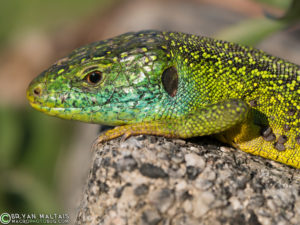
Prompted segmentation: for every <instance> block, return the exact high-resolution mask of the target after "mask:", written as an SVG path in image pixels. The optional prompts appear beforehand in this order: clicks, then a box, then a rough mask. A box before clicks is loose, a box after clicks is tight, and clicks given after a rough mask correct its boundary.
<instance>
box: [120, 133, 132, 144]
mask: <svg viewBox="0 0 300 225" xmlns="http://www.w3.org/2000/svg"><path fill="white" fill-rule="evenodd" d="M131 135H132V134H131V132H130V131H126V132H125V133H124V134H123V136H122V138H121V142H124V141H126V140H127V139H128V138H129V137H130V136H131Z"/></svg>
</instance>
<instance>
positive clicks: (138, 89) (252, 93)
mask: <svg viewBox="0 0 300 225" xmlns="http://www.w3.org/2000/svg"><path fill="white" fill-rule="evenodd" d="M27 98H28V100H29V102H30V104H31V106H32V107H33V108H35V109H37V110H39V111H42V112H44V113H46V114H48V115H51V116H56V117H60V118H64V119H69V120H79V121H83V122H88V123H97V124H102V125H111V126H116V127H115V128H113V129H111V130H108V131H106V132H104V133H102V134H100V136H99V137H98V142H99V143H101V142H105V141H109V140H111V139H114V138H117V137H120V136H123V138H124V139H126V138H128V137H129V136H132V135H140V134H145V135H159V136H164V137H167V138H191V137H196V136H204V135H214V136H215V137H217V138H218V139H219V140H221V141H223V142H225V143H228V144H230V145H232V146H234V147H236V148H238V149H241V150H242V151H245V152H247V153H251V154H254V155H259V156H261V157H264V158H268V159H272V160H275V161H278V162H281V163H283V164H286V165H289V166H292V167H295V168H300V67H299V65H296V64H293V63H291V62H288V61H286V60H283V59H280V58H278V57H275V56H272V55H270V54H268V53H265V52H263V51H262V50H259V49H256V48H253V47H249V46H243V45H240V44H235V43H231V42H227V41H222V40H216V39H214V38H210V37H203V36H196V35H193V34H186V33H181V32H167V31H156V30H145V31H139V32H129V33H125V34H122V35H119V36H116V37H114V38H110V39H107V40H102V41H98V42H94V43H91V44H88V45H86V46H83V47H80V48H77V49H75V50H74V51H72V52H71V53H70V54H69V55H68V56H66V57H64V58H62V59H60V60H58V61H57V62H56V63H54V65H52V66H51V67H50V68H49V69H47V70H45V71H44V72H42V73H41V74H40V75H39V76H38V77H36V78H35V79H34V80H33V81H32V82H31V83H30V85H29V87H28V89H27Z"/></svg>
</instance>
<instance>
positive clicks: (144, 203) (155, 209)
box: [76, 136, 300, 225]
mask: <svg viewBox="0 0 300 225" xmlns="http://www.w3.org/2000/svg"><path fill="white" fill-rule="evenodd" d="M93 150H94V156H93V161H92V165H91V168H90V174H89V177H88V181H87V184H86V188H85V192H84V196H83V199H82V202H81V204H80V208H79V211H78V215H77V221H76V223H77V224H110V225H122V224H141V225H156V224H157V225H171V224H172V225H179V224H186V225H194V224H195V225H196V224H251V225H255V224H300V170H297V169H294V168H291V167H288V166H285V165H282V164H279V163H276V162H273V161H270V160H266V159H263V158H260V157H257V156H252V155H249V154H246V153H244V152H242V151H239V150H235V149H233V148H230V147H227V146H224V145H223V144H221V143H218V142H217V141H215V140H211V139H208V138H198V139H192V140H187V141H185V140H176V139H175V140H171V139H165V138H162V137H153V136H138V137H131V138H129V139H128V140H127V141H125V142H120V139H115V140H112V141H110V142H108V143H105V144H103V145H100V146H98V147H97V146H95V147H94V149H93Z"/></svg>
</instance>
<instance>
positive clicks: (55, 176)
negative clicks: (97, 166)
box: [0, 0, 300, 221]
mask: <svg viewBox="0 0 300 225" xmlns="http://www.w3.org/2000/svg"><path fill="white" fill-rule="evenodd" d="M299 3H300V1H298V0H294V1H293V0H222V1H221V0H181V1H180V0H151V1H150V0H86V1H80V0H73V1H69V0H44V1H40V0H26V1H9V0H2V1H1V3H0V179H1V181H0V214H1V213H2V212H8V213H69V215H70V216H71V218H72V221H74V218H75V216H76V207H77V206H78V204H79V201H80V198H81V192H82V191H83V187H84V184H85V180H86V176H87V174H88V168H89V164H90V161H91V152H90V147H91V145H92V142H93V140H95V138H96V137H97V133H98V132H99V126H98V125H88V124H82V123H79V122H75V121H65V120H61V119H58V118H52V117H49V116H46V115H44V114H42V113H40V112H36V111H34V110H33V109H31V108H30V106H29V104H28V103H27V100H26V88H27V86H28V84H29V83H30V81H31V80H32V79H33V78H34V77H35V76H37V75H38V74H39V73H41V72H42V71H43V70H45V69H47V68H48V67H49V66H50V65H51V64H53V63H54V62H55V61H56V60H58V59H59V58H61V57H63V56H64V55H66V54H68V53H69V52H70V51H71V50H73V49H74V48H77V47H79V46H82V45H84V44H87V43H90V42H93V41H98V40H101V39H106V38H109V37H112V36H115V35H118V34H121V33H124V32H128V31H138V30H142V29H159V30H173V31H182V32H187V33H193V34H198V35H204V36H212V37H217V38H220V39H225V40H229V41H234V42H239V43H242V44H246V45H253V46H256V47H258V48H261V49H263V50H265V51H267V52H268V53H271V54H273V55H276V56H279V57H282V58H284V59H287V60H289V61H291V62H294V63H296V64H300V20H299V18H300V4H299Z"/></svg>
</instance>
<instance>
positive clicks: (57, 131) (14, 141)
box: [0, 0, 115, 214]
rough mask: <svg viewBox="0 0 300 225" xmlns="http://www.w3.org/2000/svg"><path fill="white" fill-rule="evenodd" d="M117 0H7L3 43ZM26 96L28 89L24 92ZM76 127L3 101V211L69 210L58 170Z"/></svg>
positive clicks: (0, 32)
mask: <svg viewBox="0 0 300 225" xmlns="http://www.w3.org/2000/svg"><path fill="white" fill-rule="evenodd" d="M114 2H115V1H112V0H100V1H99V0H86V1H81V0H72V1H70V0H48V1H46V0H42V1H41V0H26V1H10V0H2V1H1V7H0V46H5V44H6V43H8V42H9V41H10V39H11V38H16V37H17V38H20V37H22V35H23V34H24V33H26V32H31V31H32V30H36V29H39V30H40V31H41V32H48V33H50V32H55V30H56V29H57V27H60V26H62V27H64V26H67V25H68V24H76V21H77V22H79V21H80V20H81V19H82V18H83V17H88V16H89V15H94V14H95V13H96V11H95V10H97V12H101V10H105V9H106V8H107V7H110V5H111V4H113V3H114ZM24 94H25V93H24ZM75 126H76V125H74V123H73V122H71V121H65V120H60V119H57V118H54V117H49V116H46V115H44V114H42V113H40V112H37V111H35V110H34V109H32V108H30V106H29V105H27V107H22V106H14V105H3V103H2V104H1V99H0V179H1V182H0V214H1V213H2V212H9V213H66V210H65V209H62V208H61V205H62V204H61V203H62V202H61V199H59V193H58V191H59V190H58V186H57V185H58V181H57V177H56V174H55V171H56V169H57V168H56V166H57V159H58V157H59V154H60V152H61V151H62V150H63V151H65V150H67V149H68V147H67V146H68V145H69V144H70V141H71V136H72V131H74V127H75Z"/></svg>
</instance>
